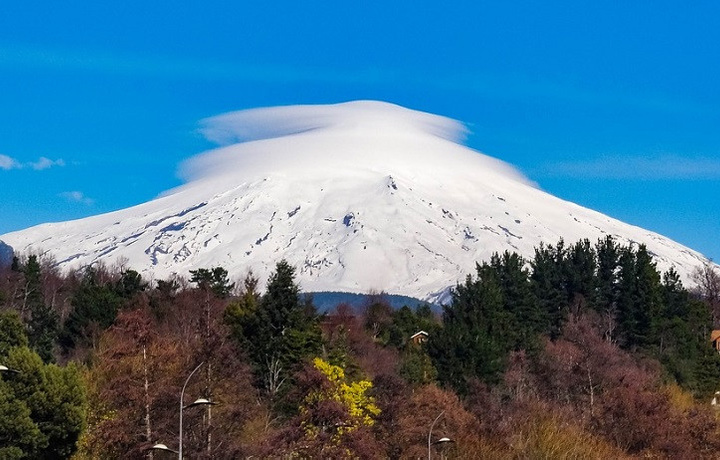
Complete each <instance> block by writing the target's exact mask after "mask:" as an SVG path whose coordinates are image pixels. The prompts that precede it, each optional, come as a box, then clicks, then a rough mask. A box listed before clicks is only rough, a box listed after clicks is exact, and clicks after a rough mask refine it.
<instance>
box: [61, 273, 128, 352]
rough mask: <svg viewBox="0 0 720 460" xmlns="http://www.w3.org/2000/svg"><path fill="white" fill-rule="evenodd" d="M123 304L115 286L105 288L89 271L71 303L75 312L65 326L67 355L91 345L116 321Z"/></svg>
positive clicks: (63, 333) (62, 335)
mask: <svg viewBox="0 0 720 460" xmlns="http://www.w3.org/2000/svg"><path fill="white" fill-rule="evenodd" d="M122 302H123V298H122V297H121V296H120V295H119V294H118V293H117V290H116V289H115V288H114V287H113V286H112V285H109V284H101V283H100V282H99V276H98V272H97V271H96V270H95V269H94V268H92V267H88V268H87V269H86V270H85V275H84V277H83V280H82V283H81V284H80V286H79V287H78V288H77V289H76V291H75V293H74V295H73V297H72V299H71V301H70V303H71V305H72V306H73V310H72V312H71V313H70V315H69V316H68V319H67V320H66V321H65V324H64V325H63V329H62V332H61V333H60V344H61V345H62V346H63V348H64V349H65V350H66V351H67V350H70V349H72V348H75V347H76V346H78V345H90V344H91V343H92V341H93V340H94V338H95V337H96V336H97V335H98V334H99V333H100V332H101V331H103V330H105V329H107V328H108V327H110V325H112V323H113V322H114V321H115V318H116V317H117V314H118V310H119V309H120V306H121V305H122Z"/></svg>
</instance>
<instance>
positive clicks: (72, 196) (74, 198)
mask: <svg viewBox="0 0 720 460" xmlns="http://www.w3.org/2000/svg"><path fill="white" fill-rule="evenodd" d="M60 196H61V197H63V198H65V199H66V200H68V201H70V202H73V203H82V204H86V205H91V204H93V203H94V202H95V200H93V199H92V198H88V197H86V196H85V194H84V193H83V192H79V191H77V190H74V191H72V192H62V193H61V194H60Z"/></svg>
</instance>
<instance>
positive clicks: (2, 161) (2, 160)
mask: <svg viewBox="0 0 720 460" xmlns="http://www.w3.org/2000/svg"><path fill="white" fill-rule="evenodd" d="M19 167H20V163H18V161H17V160H16V159H15V158H12V157H9V156H7V155H2V154H0V169H4V170H5V171H7V170H9V169H18V168H19Z"/></svg>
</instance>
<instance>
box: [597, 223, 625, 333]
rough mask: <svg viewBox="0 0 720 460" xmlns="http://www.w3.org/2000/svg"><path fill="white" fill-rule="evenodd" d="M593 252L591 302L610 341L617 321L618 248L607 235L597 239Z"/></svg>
mask: <svg viewBox="0 0 720 460" xmlns="http://www.w3.org/2000/svg"><path fill="white" fill-rule="evenodd" d="M595 253H596V255H597V272H596V275H595V294H594V296H593V302H592V303H593V307H594V308H595V310H596V311H597V312H598V313H600V315H601V317H602V318H603V322H604V329H605V330H604V335H605V339H606V340H609V341H611V342H612V341H614V340H615V339H616V335H617V334H616V329H617V322H618V321H619V319H618V299H619V296H620V293H619V279H618V273H619V264H620V259H619V257H620V255H619V248H618V246H617V245H616V244H615V241H614V240H613V238H612V237H611V236H607V237H606V238H605V239H602V240H599V241H598V243H597V245H596V246H595Z"/></svg>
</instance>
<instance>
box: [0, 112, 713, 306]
mask: <svg viewBox="0 0 720 460" xmlns="http://www.w3.org/2000/svg"><path fill="white" fill-rule="evenodd" d="M202 126H203V132H204V134H205V135H206V136H207V137H208V139H211V140H213V141H216V142H217V143H218V144H220V145H221V147H219V148H217V149H214V150H211V151H209V152H205V153H202V154H200V155H198V156H196V157H193V158H191V159H189V160H187V161H185V162H184V163H183V164H182V165H181V168H180V172H181V175H182V177H183V178H184V179H185V180H186V183H185V185H183V186H181V187H178V188H176V189H173V190H170V191H168V192H166V193H164V194H163V195H162V196H160V197H159V198H157V199H154V200H152V201H150V202H147V203H144V204H140V205H137V206H134V207H131V208H127V209H123V210H120V211H115V212H111V213H108V214H103V215H98V216H94V217H89V218H85V219H80V220H76V221H70V222H62V223H53V224H44V225H39V226H36V227H32V228H29V229H27V230H23V231H18V232H13V233H8V234H5V235H1V236H0V239H2V240H4V241H5V242H7V243H8V244H10V245H11V246H12V247H13V248H14V249H15V251H16V252H17V253H25V252H28V251H39V250H43V251H50V253H52V254H53V255H54V256H55V257H56V259H57V262H58V264H59V265H60V267H61V268H63V269H66V268H73V267H78V266H84V265H88V264H92V263H94V262H97V261H105V262H107V263H113V262H115V261H116V260H118V259H119V258H123V259H126V260H127V265H128V266H130V267H132V268H134V269H135V270H138V271H140V272H141V273H143V274H144V275H145V276H151V277H154V278H155V279H161V278H166V277H168V276H170V275H171V274H172V273H177V274H179V275H184V276H187V274H188V271H189V270H191V269H196V268H201V267H212V266H218V265H220V266H223V267H225V268H226V269H228V271H229V272H230V273H231V274H233V275H235V276H241V275H243V274H244V273H246V272H247V271H248V270H249V269H252V270H253V272H254V273H255V274H256V275H258V276H259V277H260V278H261V279H265V278H266V277H267V275H268V274H269V273H270V271H271V270H272V269H273V268H274V266H275V263H276V262H277V261H278V260H280V259H282V258H285V259H287V260H288V262H290V263H291V264H292V265H294V266H295V267H297V274H298V280H299V282H300V284H301V287H302V289H303V290H305V291H348V292H359V293H365V292H368V291H370V290H375V291H385V292H388V293H392V294H402V295H408V296H413V297H417V298H421V299H426V300H430V301H435V300H441V299H442V298H443V297H444V295H445V294H446V293H447V289H448V287H450V286H454V285H455V283H456V282H457V281H460V280H462V279H463V278H464V277H465V275H467V274H468V273H472V272H473V270H474V267H475V262H477V261H480V260H485V259H488V258H489V257H490V256H491V255H492V254H493V253H494V252H502V251H505V250H509V251H517V252H519V253H520V254H522V255H524V256H526V257H532V256H533V254H534V248H535V247H536V246H538V245H539V244H540V243H541V242H544V243H551V244H554V243H556V242H557V241H558V240H559V239H560V238H564V239H565V240H566V241H568V242H575V241H576V240H579V239H582V238H588V239H590V240H591V241H592V242H595V241H596V240H597V239H598V238H602V237H604V236H606V235H612V236H613V237H615V238H616V240H617V241H618V242H619V243H621V244H630V243H644V244H645V245H647V247H648V250H649V252H650V253H651V254H652V255H653V256H654V257H655V260H656V261H657V262H658V266H659V268H660V269H662V270H665V269H668V268H669V267H670V266H675V268H676V269H677V270H678V272H679V273H681V275H684V277H685V279H687V277H688V275H689V273H691V272H692V270H693V269H694V268H695V267H696V266H698V265H700V264H702V263H703V262H704V261H705V260H706V259H705V258H704V257H703V256H702V255H701V254H699V253H697V252H695V251H692V250H690V249H688V248H686V247H684V246H682V245H680V244H678V243H675V242H673V241H671V240H669V239H667V238H665V237H663V236H661V235H658V234H656V233H653V232H650V231H647V230H643V229H641V228H638V227H635V226H631V225H628V224H625V223H622V222H620V221H617V220H615V219H612V218H610V217H608V216H605V215H603V214H600V213H598V212H595V211H592V210H589V209H586V208H583V207H580V206H578V205H575V204H573V203H569V202H567V201H564V200H561V199H559V198H557V197H554V196H552V195H549V194H547V193H545V192H543V191H542V190H539V189H538V188H537V187H535V185H534V184H533V183H532V182H531V181H529V180H528V179H527V178H525V177H524V176H523V175H522V174H521V173H520V172H518V171H517V170H516V169H515V168H513V167H512V166H510V165H508V164H507V163H504V162H502V161H499V160H497V159H495V158H491V157H489V156H487V155H484V154H482V153H479V152H477V151H474V150H472V149H469V148H467V147H465V146H464V145H462V144H461V141H462V140H463V138H464V135H465V132H466V130H465V127H464V125H462V124H461V123H459V122H457V121H454V120H451V119H448V118H445V117H441V116H437V115H432V114H428V113H423V112H418V111H413V110H409V109H405V108H402V107H399V106H396V105H392V104H388V103H382V102H371V101H360V102H349V103H344V104H336V105H320V106H290V107H276V108H265V109H253V110H245V111H240V112H233V113H228V114H224V115H220V116H217V117H213V118H210V119H207V120H204V121H203V122H202Z"/></svg>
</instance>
